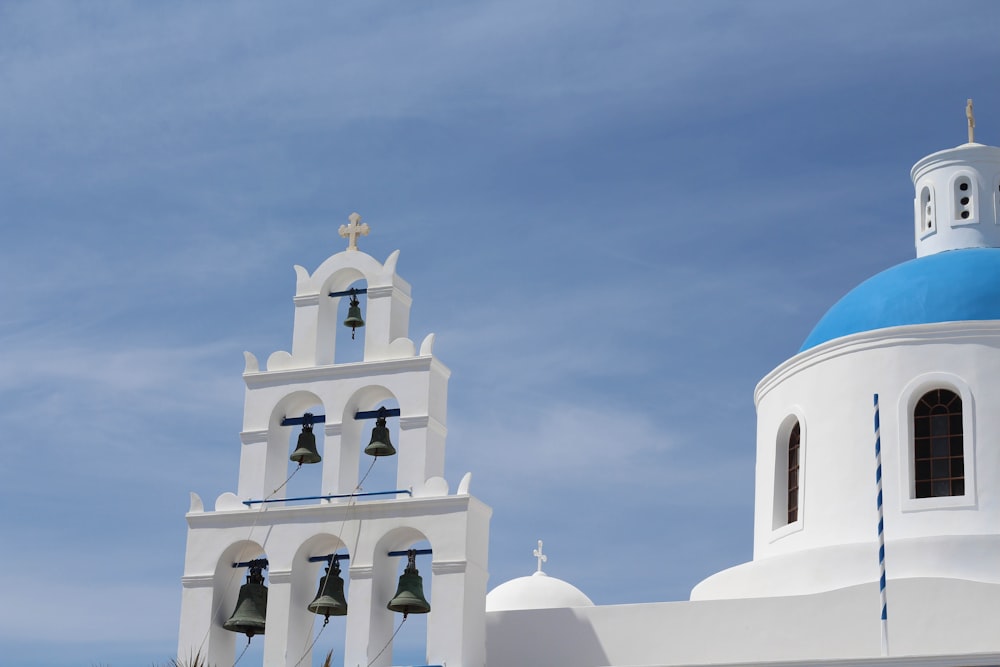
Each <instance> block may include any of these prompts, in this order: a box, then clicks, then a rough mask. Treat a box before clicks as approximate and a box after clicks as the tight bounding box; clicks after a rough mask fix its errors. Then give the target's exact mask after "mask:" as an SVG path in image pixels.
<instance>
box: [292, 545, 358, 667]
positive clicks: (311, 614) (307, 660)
mask: <svg viewBox="0 0 1000 667" xmlns="http://www.w3.org/2000/svg"><path fill="white" fill-rule="evenodd" d="M342 537H343V536H341V535H330V534H321V535H315V536H313V537H311V538H309V539H308V540H306V541H305V542H304V543H303V544H302V546H301V547H300V548H299V550H298V552H297V553H296V554H295V558H294V561H293V564H292V590H291V608H290V609H289V614H288V624H289V632H288V655H289V656H292V657H293V664H294V663H295V662H298V661H301V664H302V665H318V664H321V663H322V661H323V659H324V657H325V656H326V654H327V653H328V652H329V651H333V655H334V663H333V664H342V662H343V656H344V649H345V640H346V624H347V618H346V614H345V615H340V614H339V612H338V613H332V614H331V615H330V616H329V617H326V616H325V615H324V614H323V613H315V611H313V610H310V609H309V606H310V605H311V604H312V603H314V602H315V601H316V600H317V599H320V600H321V601H322V598H321V597H320V596H321V594H330V593H333V594H338V593H342V596H343V600H344V602H345V603H346V600H347V598H348V592H349V587H350V576H349V575H348V572H349V570H350V554H349V552H348V547H347V545H346V544H345V543H344V541H343V539H342ZM324 557H328V558H329V560H321V559H323V558H324ZM337 578H339V579H340V581H341V582H343V583H342V584H341V583H339V582H337V581H336V579H337ZM318 610H319V611H320V612H322V611H323V608H319V609H318ZM326 610H327V611H329V609H326ZM348 613H350V611H349V610H348Z"/></svg>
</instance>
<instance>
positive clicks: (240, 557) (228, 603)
mask: <svg viewBox="0 0 1000 667" xmlns="http://www.w3.org/2000/svg"><path fill="white" fill-rule="evenodd" d="M250 537H253V535H251V536H250ZM264 546H265V545H263V544H259V543H257V542H254V541H252V540H251V539H249V538H248V539H246V540H244V541H242V542H238V543H236V544H233V545H231V546H230V547H229V548H227V549H226V550H225V551H224V552H223V554H222V556H221V557H220V558H219V561H218V563H217V565H216V572H215V578H214V579H215V589H214V592H213V600H212V626H211V628H210V632H211V634H212V641H211V644H212V650H211V651H210V652H209V662H210V663H212V664H233V663H234V662H235V661H236V659H237V657H238V656H240V655H241V654H242V658H239V660H240V664H249V665H252V664H262V663H263V659H264V634H263V633H262V634H256V633H255V634H253V636H252V637H248V636H247V634H244V633H242V632H238V631H232V630H230V629H226V623H227V622H229V621H231V619H233V618H234V616H239V618H243V619H244V622H245V617H246V615H247V613H248V611H249V609H248V608H247V607H244V606H242V605H243V604H245V603H246V601H245V600H244V597H245V596H247V595H251V596H252V591H250V590H248V589H246V588H245V587H246V586H247V585H248V583H251V582H250V581H249V580H250V579H251V577H250V576H248V575H250V574H251V571H252V568H254V567H257V566H260V567H259V572H260V574H261V576H262V578H263V581H262V583H261V585H263V586H264V587H265V588H266V586H267V566H266V561H267V555H266V553H265V551H264ZM261 601H262V600H261V598H260V597H257V598H256V599H255V600H254V601H253V604H254V605H255V606H259V604H260V603H261ZM263 603H264V605H265V609H264V621H265V623H264V624H265V631H266V622H267V611H266V597H264V598H263ZM238 610H239V614H238ZM181 657H182V658H183V657H186V656H181Z"/></svg>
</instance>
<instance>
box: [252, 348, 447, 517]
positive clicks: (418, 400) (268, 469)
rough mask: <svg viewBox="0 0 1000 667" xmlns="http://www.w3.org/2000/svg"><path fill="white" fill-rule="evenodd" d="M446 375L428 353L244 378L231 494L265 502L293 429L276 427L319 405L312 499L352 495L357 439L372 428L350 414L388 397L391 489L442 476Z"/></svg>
mask: <svg viewBox="0 0 1000 667" xmlns="http://www.w3.org/2000/svg"><path fill="white" fill-rule="evenodd" d="M450 375H451V371H450V370H448V368H447V367H446V366H445V365H444V364H442V363H441V362H440V361H438V360H437V359H436V358H434V357H432V356H421V357H411V358H407V359H392V360H385V361H378V362H359V363H353V364H339V365H331V366H320V367H316V368H310V369H289V370H280V371H257V372H248V373H244V376H243V379H244V381H245V382H246V385H247V391H246V398H245V401H244V418H243V433H242V434H241V435H242V441H243V447H242V453H241V459H240V477H239V485H238V488H237V495H238V496H239V497H240V498H241V499H243V500H249V499H252V498H254V499H257V498H264V497H266V496H267V495H268V494H269V493H270V492H271V491H272V490H273V489H274V488H276V487H277V486H278V485H279V484H281V482H282V481H283V480H284V479H285V478H286V477H287V466H288V455H289V453H290V452H289V450H288V443H289V438H290V436H291V434H292V432H293V431H294V430H297V429H299V428H300V427H297V426H281V425H280V424H281V420H282V419H283V418H284V417H300V416H301V415H302V412H303V411H304V410H306V409H308V408H310V407H311V406H314V405H316V404H317V403H319V404H321V405H322V406H323V412H324V413H325V415H326V423H325V424H324V425H322V426H323V428H324V433H325V435H326V437H325V438H324V439H323V442H324V446H323V450H322V451H320V454H321V455H322V456H323V461H322V462H321V464H320V465H322V466H323V489H316V493H317V495H319V494H320V493H323V494H336V493H351V492H352V491H354V487H355V485H356V483H357V481H358V460H359V456H360V450H361V445H360V444H359V443H360V441H361V435H362V433H363V432H364V430H365V429H366V428H367V429H368V430H369V431H370V429H371V427H372V425H373V422H370V421H357V420H355V419H354V413H355V412H357V411H359V410H370V409H373V408H375V407H378V404H379V403H380V402H381V401H385V400H387V399H390V398H391V399H395V400H396V401H397V402H398V404H399V408H400V412H401V415H400V418H399V419H400V426H401V428H400V437H401V441H400V443H398V446H397V450H398V452H399V455H398V457H393V459H392V463H394V464H396V465H397V466H398V468H397V483H398V484H399V486H398V488H409V487H411V486H412V487H416V486H419V485H421V484H422V483H423V482H424V480H426V479H428V478H430V477H435V476H441V475H443V474H444V448H445V436H446V434H447V429H446V427H445V424H446V423H447V408H446V406H447V386H448V378H449V377H450Z"/></svg>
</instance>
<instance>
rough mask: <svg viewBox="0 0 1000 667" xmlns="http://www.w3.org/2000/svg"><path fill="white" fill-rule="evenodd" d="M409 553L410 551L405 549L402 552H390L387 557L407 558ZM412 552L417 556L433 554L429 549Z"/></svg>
mask: <svg viewBox="0 0 1000 667" xmlns="http://www.w3.org/2000/svg"><path fill="white" fill-rule="evenodd" d="M410 551H411V549H406V550H404V551H390V552H389V555H390V556H409V555H410ZM412 551H416V552H417V555H418V556H426V555H427V554H432V553H434V552H433V551H431V550H430V549H412Z"/></svg>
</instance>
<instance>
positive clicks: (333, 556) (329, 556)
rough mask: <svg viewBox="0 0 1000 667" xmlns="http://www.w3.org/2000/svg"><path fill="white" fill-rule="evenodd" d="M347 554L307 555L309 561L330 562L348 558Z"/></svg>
mask: <svg viewBox="0 0 1000 667" xmlns="http://www.w3.org/2000/svg"><path fill="white" fill-rule="evenodd" d="M350 558H351V557H350V556H349V555H348V554H327V555H325V556H309V562H310V563H322V562H326V563H332V562H333V561H335V560H350Z"/></svg>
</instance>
